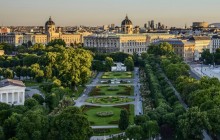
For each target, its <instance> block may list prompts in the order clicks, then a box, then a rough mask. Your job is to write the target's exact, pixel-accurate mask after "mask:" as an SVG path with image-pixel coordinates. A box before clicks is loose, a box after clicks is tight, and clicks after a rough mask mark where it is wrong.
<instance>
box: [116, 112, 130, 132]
mask: <svg viewBox="0 0 220 140" xmlns="http://www.w3.org/2000/svg"><path fill="white" fill-rule="evenodd" d="M128 125H129V115H128V111H127V110H125V109H123V110H121V113H120V119H119V122H118V127H119V129H121V130H125V129H126V128H127V127H128Z"/></svg>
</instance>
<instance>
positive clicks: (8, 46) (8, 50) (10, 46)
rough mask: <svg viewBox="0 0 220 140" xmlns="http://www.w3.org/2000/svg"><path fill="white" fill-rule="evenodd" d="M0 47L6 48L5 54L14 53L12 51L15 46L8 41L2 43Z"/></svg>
mask: <svg viewBox="0 0 220 140" xmlns="http://www.w3.org/2000/svg"><path fill="white" fill-rule="evenodd" d="M0 49H1V50H4V52H5V54H12V52H13V51H14V46H12V45H10V44H7V43H1V44H0Z"/></svg>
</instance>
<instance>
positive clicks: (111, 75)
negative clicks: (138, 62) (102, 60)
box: [102, 72, 134, 79]
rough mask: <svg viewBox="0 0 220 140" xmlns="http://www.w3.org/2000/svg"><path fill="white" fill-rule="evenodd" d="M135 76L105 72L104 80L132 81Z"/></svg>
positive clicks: (126, 73)
mask: <svg viewBox="0 0 220 140" xmlns="http://www.w3.org/2000/svg"><path fill="white" fill-rule="evenodd" d="M133 76H134V74H133V72H105V73H104V74H103V75H102V79H130V78H133Z"/></svg>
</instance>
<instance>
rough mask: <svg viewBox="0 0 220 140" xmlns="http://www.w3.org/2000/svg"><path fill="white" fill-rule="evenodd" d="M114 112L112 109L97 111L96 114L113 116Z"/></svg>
mask: <svg viewBox="0 0 220 140" xmlns="http://www.w3.org/2000/svg"><path fill="white" fill-rule="evenodd" d="M113 115H114V113H113V112H112V111H103V112H97V113H96V116H98V117H111V116H113Z"/></svg>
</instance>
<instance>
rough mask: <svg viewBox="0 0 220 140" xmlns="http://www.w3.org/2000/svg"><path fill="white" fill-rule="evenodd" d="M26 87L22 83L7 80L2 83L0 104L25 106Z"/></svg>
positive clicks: (0, 85) (0, 83)
mask: <svg viewBox="0 0 220 140" xmlns="http://www.w3.org/2000/svg"><path fill="white" fill-rule="evenodd" d="M24 101H25V85H24V83H23V82H22V81H18V80H12V79H5V80H2V81H0V102H3V103H7V104H10V105H24Z"/></svg>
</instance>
